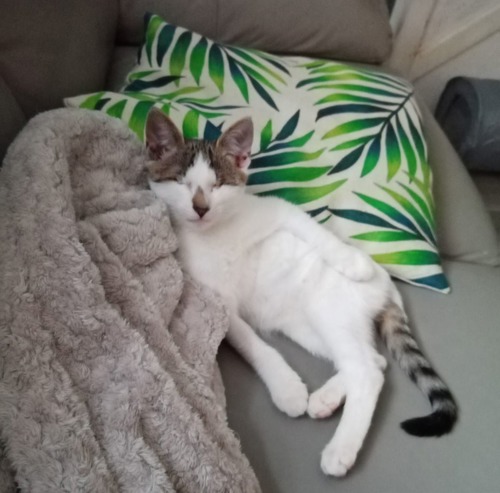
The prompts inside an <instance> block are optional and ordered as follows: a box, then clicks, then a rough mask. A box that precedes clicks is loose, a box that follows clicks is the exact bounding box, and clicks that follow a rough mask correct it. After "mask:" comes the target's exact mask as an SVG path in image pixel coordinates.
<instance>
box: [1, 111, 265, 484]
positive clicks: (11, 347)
mask: <svg viewBox="0 0 500 493" xmlns="http://www.w3.org/2000/svg"><path fill="white" fill-rule="evenodd" d="M144 162H145V156H144V151H143V148H142V146H141V144H140V143H139V142H138V140H137V139H136V138H135V136H133V135H132V133H131V132H130V131H129V130H128V129H126V128H125V127H124V126H123V124H122V123H121V122H119V121H117V120H114V119H110V118H108V117H106V116H104V115H101V114H99V113H97V112H96V113H92V112H87V111H85V110H68V109H64V110H56V111H52V112H48V113H45V114H42V115H39V116H38V117H36V118H34V119H33V120H32V121H31V122H30V123H29V124H28V125H27V127H26V128H25V129H24V130H23V132H22V133H21V134H20V135H19V136H18V138H17V139H16V141H15V142H14V143H13V144H12V146H11V147H10V150H9V152H8V154H7V157H6V159H5V162H4V166H3V169H2V171H1V173H0V491H15V489H16V483H17V487H19V488H20V490H21V491H23V492H24V491H25V492H35V493H40V492H51V493H54V492H59V491H67V492H79V491H82V492H83V491H85V492H93V493H98V492H115V491H123V492H133V493H142V492H160V491H162V492H163V491H169V492H173V491H179V492H181V491H182V492H196V493H204V492H244V493H252V492H257V491H259V487H258V485H257V481H256V479H255V476H254V474H253V472H252V470H251V469H250V466H249V464H248V462H247V460H246V458H245V457H244V456H243V455H242V453H241V451H240V445H239V442H238V440H237V439H236V438H235V436H234V434H233V433H232V432H231V431H230V429H229V428H228V426H227V422H226V414H225V409H224V398H223V388H222V385H221V380H220V375H219V373H218V368H217V365H216V362H215V355H216V352H217V348H218V346H219V344H220V342H221V340H222V338H223V337H224V335H225V331H226V329H227V323H228V322H227V317H226V313H225V311H224V308H223V306H222V305H221V304H220V302H219V301H218V299H217V298H216V297H215V296H214V295H213V294H212V293H211V292H208V291H207V290H205V289H202V288H201V287H200V286H197V285H196V284H194V283H193V282H192V281H191V280H189V279H186V278H185V277H184V275H183V273H182V271H181V269H180V268H179V265H178V263H177V261H176V260H175V257H174V252H175V250H176V246H177V244H176V238H175V236H174V234H173V232H172V229H171V226H170V223H169V220H168V215H167V211H166V210H165V206H164V205H163V204H162V203H161V202H160V201H158V200H157V199H155V198H154V196H153V195H152V194H151V192H149V191H148V190H147V188H146V183H145V176H144V173H143V167H144Z"/></svg>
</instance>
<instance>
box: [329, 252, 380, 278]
mask: <svg viewBox="0 0 500 493" xmlns="http://www.w3.org/2000/svg"><path fill="white" fill-rule="evenodd" d="M336 270H337V271H338V272H340V273H341V274H342V275H344V276H345V277H347V278H349V279H351V280H352V281H356V282H366V281H369V280H370V279H372V278H373V276H374V275H375V266H374V264H373V260H372V259H371V258H370V257H369V256H368V255H367V254H366V253H364V252H362V251H360V250H356V249H354V248H350V249H349V253H348V254H347V255H345V256H344V258H343V259H342V261H341V262H338V263H337V265H336Z"/></svg>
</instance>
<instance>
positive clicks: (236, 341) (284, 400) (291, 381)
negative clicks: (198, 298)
mask: <svg viewBox="0 0 500 493" xmlns="http://www.w3.org/2000/svg"><path fill="white" fill-rule="evenodd" d="M227 338H228V340H229V343H230V344H231V346H233V347H234V348H235V349H236V351H238V352H239V353H240V354H241V356H243V358H244V359H245V360H246V361H247V362H248V363H249V364H250V365H251V366H252V367H253V369H254V370H255V371H256V372H257V374H258V375H259V376H260V378H261V379H262V380H263V382H264V383H265V385H266V387H267V389H268V390H269V393H270V394H271V399H272V400H273V402H274V404H275V405H276V407H277V408H278V409H279V410H280V411H283V412H284V413H286V414H288V416H291V417H297V416H301V415H302V414H304V413H305V412H306V410H307V402H308V399H309V393H308V391H307V387H306V386H305V384H304V382H302V380H301V379H300V377H299V376H298V375H297V373H296V372H295V371H294V370H292V368H290V366H289V365H288V363H287V362H286V361H285V360H284V358H283V357H282V356H281V354H279V353H278V351H276V349H274V348H273V347H271V346H270V345H269V344H267V343H266V342H265V341H264V340H262V339H261V338H260V337H259V336H258V335H257V334H256V333H255V331H254V330H253V329H252V327H250V325H248V324H247V323H246V322H245V321H244V320H243V319H242V318H240V317H239V316H238V315H237V314H236V313H231V315H230V326H229V332H228V334H227Z"/></svg>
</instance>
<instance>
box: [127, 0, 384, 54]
mask: <svg viewBox="0 0 500 493" xmlns="http://www.w3.org/2000/svg"><path fill="white" fill-rule="evenodd" d="M147 11H149V12H152V13H155V14H158V15H160V16H161V17H163V18H164V19H165V20H166V21H167V22H170V23H172V24H176V25H180V26H182V27H186V28H188V29H191V30H193V31H196V32H199V33H200V34H203V35H204V36H208V37H210V38H212V39H215V40H216V41H221V42H224V43H237V44H239V45H241V46H244V47H250V48H257V49H261V50H266V51H271V52H276V53H295V54H309V55H314V56H320V57H328V58H336V59H342V60H350V61H361V62H371V63H377V62H382V61H383V60H385V58H386V57H387V56H388V54H389V52H390V49H391V29H390V25H389V15H388V9H387V4H386V2H385V1H384V0H309V1H307V2H305V1H303V0H275V1H273V2H269V1H268V0H252V1H248V0H220V1H216V0H191V1H189V2H179V1H178V0H140V1H137V0H120V21H119V27H118V36H119V38H118V40H119V42H120V43H127V44H138V43H139V42H140V41H141V38H142V29H143V25H142V22H141V18H142V16H143V14H144V13H145V12H147ZM297 18H300V22H297Z"/></svg>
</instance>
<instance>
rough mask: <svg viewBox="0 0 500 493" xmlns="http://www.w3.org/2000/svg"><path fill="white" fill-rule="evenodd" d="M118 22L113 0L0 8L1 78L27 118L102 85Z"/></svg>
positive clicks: (26, 0)
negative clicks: (72, 96) (64, 98)
mask: <svg viewBox="0 0 500 493" xmlns="http://www.w3.org/2000/svg"><path fill="white" fill-rule="evenodd" d="M117 17H118V1H117V0H109V1H102V0H87V1H85V2H83V1H81V0H47V1H44V2H43V4H38V3H36V4H35V3H34V2H33V1H32V0H16V1H15V2H11V1H6V2H2V4H1V15H0V73H1V75H2V77H3V78H4V80H5V82H6V83H7V85H8V86H9V88H10V90H11V91H12V94H13V95H14V97H15V99H16V100H17V102H18V103H19V106H20V107H21V108H22V110H23V112H24V114H25V115H26V117H31V116H33V115H35V114H36V113H38V112H40V111H44V110H47V109H50V108H56V107H59V106H61V104H62V98H63V97H65V96H71V95H73V94H79V93H82V92H84V91H95V90H97V89H99V88H101V87H102V86H103V85H104V81H105V78H106V71H107V69H108V63H109V59H110V56H111V52H112V49H113V42H114V39H115V31H116V24H117Z"/></svg>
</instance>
